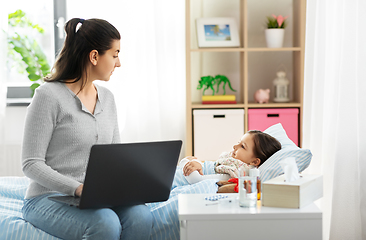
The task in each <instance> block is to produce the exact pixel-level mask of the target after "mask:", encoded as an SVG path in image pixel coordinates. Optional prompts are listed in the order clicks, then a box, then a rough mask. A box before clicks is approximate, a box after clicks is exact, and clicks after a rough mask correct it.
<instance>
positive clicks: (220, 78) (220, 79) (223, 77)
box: [215, 75, 236, 95]
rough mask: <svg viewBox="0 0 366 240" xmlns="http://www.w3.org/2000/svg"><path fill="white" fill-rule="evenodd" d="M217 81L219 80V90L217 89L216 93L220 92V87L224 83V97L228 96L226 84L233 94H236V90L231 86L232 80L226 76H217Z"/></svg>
mask: <svg viewBox="0 0 366 240" xmlns="http://www.w3.org/2000/svg"><path fill="white" fill-rule="evenodd" d="M215 79H216V80H217V89H216V93H218V92H219V87H220V84H221V83H223V85H222V89H223V90H224V95H225V94H226V89H225V86H226V84H228V86H229V88H230V89H231V91H233V92H236V90H234V89H233V88H232V87H231V84H230V80H229V79H228V78H227V77H226V76H224V75H216V76H215Z"/></svg>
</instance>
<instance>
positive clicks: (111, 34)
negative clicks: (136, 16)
mask: <svg viewBox="0 0 366 240" xmlns="http://www.w3.org/2000/svg"><path fill="white" fill-rule="evenodd" d="M78 24H79V26H80V27H79V26H78V28H77V25H78ZM65 32H66V39H65V42H64V45H63V47H62V50H61V52H60V53H59V55H58V57H57V59H56V62H55V64H54V66H53V68H52V72H51V74H50V75H48V76H47V77H45V79H44V81H46V82H53V81H57V82H66V80H70V79H75V80H74V81H73V83H74V82H77V81H79V80H80V79H82V77H83V76H85V77H86V74H87V72H86V69H87V66H88V65H87V63H88V61H89V53H90V52H91V51H92V50H97V51H98V54H100V55H103V54H104V53H105V52H106V51H107V50H109V49H111V48H112V43H113V40H120V39H121V35H120V34H119V32H118V30H117V29H116V28H115V27H114V26H113V25H112V24H110V23H109V22H107V21H105V20H102V19H96V18H93V19H87V20H84V19H80V18H73V19H70V20H69V21H68V22H67V23H66V24H65ZM82 81H83V83H82V84H81V89H80V91H81V90H82V89H83V87H84V86H85V84H86V82H85V80H82Z"/></svg>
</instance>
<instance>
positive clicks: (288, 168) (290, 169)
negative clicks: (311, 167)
mask: <svg viewBox="0 0 366 240" xmlns="http://www.w3.org/2000/svg"><path fill="white" fill-rule="evenodd" d="M279 163H280V165H281V167H282V170H283V172H284V175H285V181H286V182H293V181H296V180H297V179H299V178H300V175H299V169H298V168H297V164H296V160H295V158H294V157H289V158H286V159H284V160H282V161H281V162H279Z"/></svg>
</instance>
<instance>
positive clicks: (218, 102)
mask: <svg viewBox="0 0 366 240" xmlns="http://www.w3.org/2000/svg"><path fill="white" fill-rule="evenodd" d="M202 104H236V101H202Z"/></svg>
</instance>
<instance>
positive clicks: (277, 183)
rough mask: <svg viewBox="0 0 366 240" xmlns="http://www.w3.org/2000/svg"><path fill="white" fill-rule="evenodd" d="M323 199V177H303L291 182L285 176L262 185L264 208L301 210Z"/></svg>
mask: <svg viewBox="0 0 366 240" xmlns="http://www.w3.org/2000/svg"><path fill="white" fill-rule="evenodd" d="M321 197H323V176H321V175H303V176H301V177H300V179H298V180H296V181H293V182H288V183H287V182H285V176H284V175H281V176H279V177H276V178H273V179H271V180H268V181H266V182H264V183H262V205H263V206H265V207H283V208H301V207H303V206H305V205H307V204H309V203H312V202H314V201H315V200H317V199H318V198H321Z"/></svg>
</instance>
